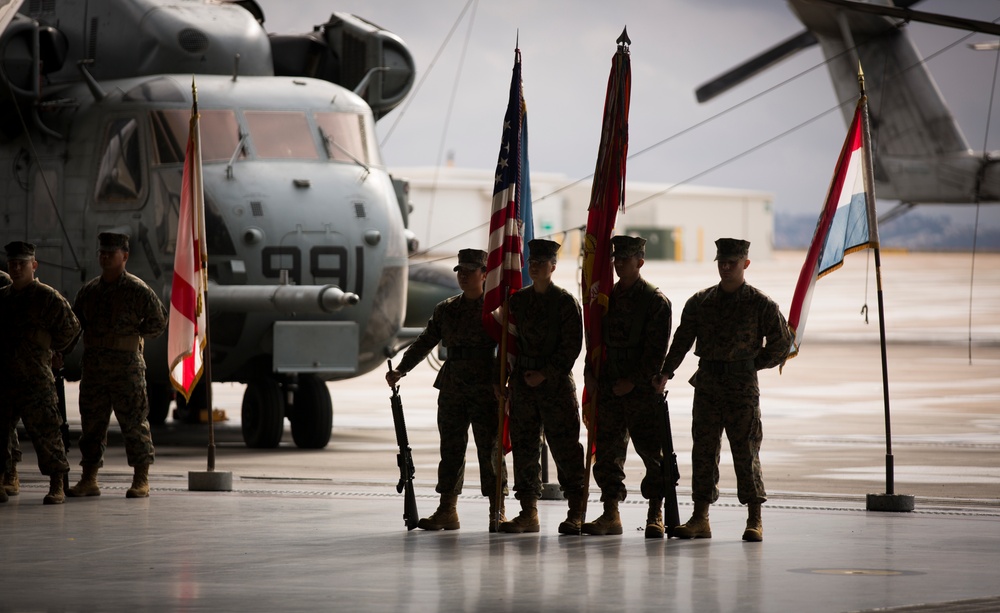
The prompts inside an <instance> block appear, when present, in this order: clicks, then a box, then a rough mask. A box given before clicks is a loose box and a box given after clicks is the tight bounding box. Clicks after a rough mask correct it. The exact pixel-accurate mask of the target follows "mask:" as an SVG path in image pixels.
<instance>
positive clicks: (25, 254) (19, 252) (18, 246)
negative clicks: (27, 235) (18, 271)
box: [3, 241, 35, 260]
mask: <svg viewBox="0 0 1000 613" xmlns="http://www.w3.org/2000/svg"><path fill="white" fill-rule="evenodd" d="M3 248H4V250H5V251H6V252H7V259H8V260H33V259H35V246H34V245H33V244H31V243H26V242H24V241H14V242H11V243H7V244H6V245H4V247H3Z"/></svg>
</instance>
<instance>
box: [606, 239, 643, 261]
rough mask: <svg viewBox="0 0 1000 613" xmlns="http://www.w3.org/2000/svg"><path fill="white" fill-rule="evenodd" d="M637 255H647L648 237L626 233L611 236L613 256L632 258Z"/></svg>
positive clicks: (641, 256)
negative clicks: (626, 234) (625, 234)
mask: <svg viewBox="0 0 1000 613" xmlns="http://www.w3.org/2000/svg"><path fill="white" fill-rule="evenodd" d="M635 255H637V256H639V257H640V258H644V257H646V239H644V238H642V237H641V236H624V235H621V236H612V237H611V257H613V258H630V257H632V256H635Z"/></svg>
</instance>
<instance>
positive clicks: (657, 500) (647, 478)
mask: <svg viewBox="0 0 1000 613" xmlns="http://www.w3.org/2000/svg"><path fill="white" fill-rule="evenodd" d="M611 243H612V247H613V252H612V257H613V258H614V264H615V272H616V273H617V274H618V278H619V280H618V282H617V283H615V285H614V287H613V288H612V290H611V293H610V295H609V302H608V311H607V313H606V314H605V316H604V321H603V322H602V326H601V329H602V334H603V336H604V339H603V341H604V347H605V361H604V362H603V363H602V364H601V367H600V373H599V376H598V378H597V380H596V389H597V424H596V426H597V433H596V434H597V437H596V447H597V450H596V458H597V459H596V461H595V463H594V480H595V481H596V482H597V485H598V486H599V487H600V488H601V501H602V502H603V503H604V513H603V514H602V515H601V516H600V517H599V518H598V519H596V520H595V521H592V522H587V523H585V524H583V532H584V533H585V534H597V535H605V534H621V533H622V523H621V518H620V516H619V514H618V503H619V502H621V501H623V500H625V496H626V489H625V454H626V452H627V450H628V442H629V439H630V438H631V440H632V444H633V445H634V446H635V450H636V453H638V454H639V457H640V458H642V462H643V464H644V465H645V466H646V474H645V475H644V476H643V479H642V484H641V492H642V496H643V497H644V498H646V499H647V500H649V514H648V516H647V521H646V536H647V537H649V538H663V512H662V507H663V496H664V489H663V475H662V472H661V470H662V466H661V465H662V461H663V443H662V441H661V430H662V425H661V422H660V419H662V418H661V415H660V414H661V412H662V411H663V410H664V409H663V396H662V394H660V393H659V392H658V391H657V390H656V388H655V387H654V386H653V383H652V380H653V377H654V376H655V375H657V374H659V372H660V368H661V367H662V365H663V357H664V355H666V353H667V344H668V343H669V341H670V326H671V310H670V301H669V300H667V298H666V296H664V295H663V294H662V293H661V292H660V291H659V290H658V289H657V288H656V287H654V286H653V285H650V284H649V283H648V282H647V281H646V280H645V279H643V278H642V276H641V274H640V272H639V270H640V268H641V267H642V265H643V263H644V262H645V255H646V253H645V244H646V241H645V239H643V238H641V237H633V236H615V237H613V238H612V239H611ZM584 374H585V376H586V377H587V378H588V386H592V385H593V384H594V382H593V381H592V377H593V373H592V372H591V368H590V363H589V362H588V364H587V368H586V369H585V373H584Z"/></svg>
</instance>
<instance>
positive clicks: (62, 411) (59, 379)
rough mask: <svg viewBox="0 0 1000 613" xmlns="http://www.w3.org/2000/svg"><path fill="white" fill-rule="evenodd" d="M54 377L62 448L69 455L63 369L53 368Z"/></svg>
mask: <svg viewBox="0 0 1000 613" xmlns="http://www.w3.org/2000/svg"><path fill="white" fill-rule="evenodd" d="M54 374H55V377H56V396H57V397H58V399H59V417H60V418H61V419H62V424H61V425H60V426H59V432H60V433H62V440H63V449H64V450H65V451H66V455H67V456H68V455H69V419H68V418H67V416H66V377H65V376H63V369H62V368H57V369H56V370H55V373H54ZM63 488H64V489H65V490H68V489H69V472H68V471H67V472H66V473H64V474H63Z"/></svg>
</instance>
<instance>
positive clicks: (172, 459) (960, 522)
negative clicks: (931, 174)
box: [0, 252, 1000, 613]
mask: <svg viewBox="0 0 1000 613" xmlns="http://www.w3.org/2000/svg"><path fill="white" fill-rule="evenodd" d="M751 256H752V254H751ZM803 257H804V255H803V254H802V253H800V252H787V253H784V252H783V253H778V254H777V257H776V259H775V260H774V261H770V262H758V261H753V262H752V264H751V267H750V269H749V270H748V271H747V279H748V281H749V282H750V283H751V284H753V285H755V286H757V287H758V288H760V289H762V290H763V291H765V292H766V293H768V294H769V295H771V296H772V297H773V298H774V299H775V300H776V301H777V302H778V303H779V305H781V306H782V310H783V311H785V312H787V305H788V304H790V301H791V293H792V289H793V287H794V282H795V278H796V277H797V274H798V268H799V266H801V262H802V258H803ZM882 260H883V262H882V277H883V284H884V298H885V305H886V307H885V312H886V317H885V320H886V321H885V323H886V330H887V334H886V335H887V339H888V343H889V344H888V349H887V361H888V378H889V396H890V408H891V413H890V429H891V450H892V458H893V467H894V469H893V472H892V486H893V487H892V489H893V491H894V493H897V494H906V495H912V496H914V497H915V510H914V511H913V512H910V513H882V512H871V511H867V510H866V508H865V506H866V505H865V496H866V494H868V493H885V492H886V491H887V490H888V486H889V476H888V475H887V474H886V457H887V444H886V420H885V414H884V403H883V388H882V378H881V376H882V375H881V354H880V351H879V345H878V316H877V307H876V304H877V301H876V295H875V289H874V287H875V282H874V276H875V275H874V270H873V269H870V268H869V264H870V262H869V258H867V257H866V255H865V254H855V255H851V256H848V258H847V261H846V264H845V267H844V268H843V269H842V270H840V271H837V272H835V273H833V274H832V275H830V276H828V277H826V278H824V279H822V280H820V281H819V284H818V286H817V291H816V294H815V296H814V298H813V304H812V308H811V310H810V315H809V320H808V327H807V331H806V334H805V342H804V344H803V346H802V352H801V355H800V356H798V357H796V358H795V359H794V360H792V361H790V362H788V364H787V365H786V366H785V368H784V371H783V373H782V374H779V373H778V372H777V370H776V369H775V370H774V371H767V372H764V373H761V389H762V394H761V405H762V410H763V421H764V447H763V450H762V453H761V461H762V465H763V470H764V479H765V484H766V485H767V488H768V492H769V500H768V503H767V504H766V505H765V507H764V541H763V542H762V543H745V542H743V541H742V540H741V539H740V535H741V534H742V531H743V524H744V522H745V517H746V514H745V508H744V507H741V506H740V505H739V503H738V501H737V500H736V498H735V478H734V476H733V470H732V463H731V461H730V458H729V452H728V449H727V447H726V446H725V445H724V446H723V452H722V463H721V467H720V471H721V481H720V488H721V490H722V497H721V498H720V500H719V502H718V503H717V504H716V505H713V507H712V511H711V520H712V529H713V538H712V539H702V540H695V541H681V540H676V539H670V540H647V539H645V538H643V532H642V529H641V528H642V525H643V524H644V519H645V514H646V506H645V502H644V501H643V500H642V498H641V496H640V495H639V493H638V485H639V481H640V479H641V476H642V470H643V469H642V465H641V462H639V461H638V458H637V457H634V453H632V454H630V457H629V461H628V463H627V465H626V473H627V481H626V484H627V485H628V486H629V488H630V489H629V498H628V500H627V501H626V502H625V503H624V504H623V505H622V510H621V513H622V520H623V523H624V525H625V528H626V529H625V534H624V535H622V536H614V537H611V536H609V537H593V536H582V537H577V536H559V535H558V534H557V533H556V526H557V525H558V523H559V522H560V521H561V520H562V519H563V518H564V517H565V502H564V501H561V500H543V501H541V502H540V508H539V512H540V517H541V525H542V529H541V530H542V531H541V533H539V534H532V535H504V534H489V533H488V532H487V530H486V528H487V511H488V504H487V501H486V499H485V498H483V497H482V496H480V495H479V487H478V484H476V483H475V482H474V478H475V477H474V476H475V475H476V474H478V471H477V470H476V456H475V453H474V451H473V450H472V449H471V445H470V452H469V454H468V456H467V474H468V475H469V476H470V480H469V481H467V483H466V488H465V492H464V493H463V495H462V496H461V497H460V499H459V513H460V516H461V519H462V528H461V529H460V530H458V531H451V532H438V533H430V532H424V531H420V530H414V531H412V532H408V531H407V530H406V528H405V526H404V524H403V519H402V509H403V501H402V496H401V495H399V494H397V493H396V491H395V485H396V482H397V480H398V476H399V473H398V469H397V468H396V453H397V448H396V446H395V438H394V433H393V429H392V418H391V413H390V411H389V401H388V395H389V390H388V388H387V387H386V386H385V383H384V380H383V379H382V376H383V373H382V372H381V371H376V372H372V373H369V374H367V375H364V376H362V377H359V378H356V379H353V380H350V381H340V382H334V383H331V384H330V389H331V392H332V395H333V399H334V429H333V437H332V440H331V442H330V445H329V446H328V447H327V448H326V449H323V450H317V451H312V450H300V449H297V448H295V447H294V445H293V444H292V443H291V437H290V435H288V433H287V432H286V436H285V438H284V440H283V442H282V444H281V446H280V447H279V448H278V449H276V450H266V451H265V450H250V449H247V448H246V447H245V446H243V445H242V442H241V438H240V425H239V424H240V422H239V412H240V401H241V394H242V389H243V388H242V386H240V385H238V384H215V385H213V394H214V397H215V406H216V407H217V408H220V409H222V410H224V411H225V412H226V413H227V415H228V417H229V419H228V420H227V421H225V422H222V423H219V424H217V425H216V429H215V433H216V441H217V450H216V469H217V470H219V471H230V472H232V473H233V481H234V491H232V492H191V491H188V488H187V477H188V473H189V472H190V471H204V470H205V469H206V460H207V447H206V445H207V431H206V428H205V427H203V426H185V425H180V424H174V423H172V422H168V424H167V425H166V426H164V427H162V428H157V429H156V430H155V431H154V441H155V442H156V444H157V450H156V452H157V460H156V463H155V464H154V466H153V468H152V471H151V483H152V494H151V497H150V498H149V499H143V500H127V499H125V497H124V495H125V489H126V488H127V487H128V485H129V481H130V475H131V470H130V469H129V468H128V466H127V465H126V463H125V458H124V451H123V449H122V446H121V441H120V435H119V434H118V433H117V431H116V426H115V425H113V426H112V432H111V433H110V436H109V439H110V445H109V448H108V452H107V456H106V460H105V462H106V465H105V468H104V469H103V470H102V472H101V476H100V479H101V483H102V496H100V497H97V498H89V499H69V500H68V501H67V502H66V504H64V505H59V506H43V505H42V504H41V498H42V496H43V495H44V494H45V492H46V485H47V482H46V481H45V480H44V479H43V478H42V477H41V476H40V475H39V474H38V472H37V468H36V466H35V457H34V454H33V452H32V449H31V446H30V444H27V445H25V458H24V462H23V463H22V465H21V466H20V472H21V477H22V491H21V494H20V495H18V496H16V497H12V498H11V499H10V501H9V502H8V503H6V504H2V505H0V561H2V568H3V571H2V573H3V579H4V581H3V585H4V587H3V591H2V594H0V611H43V610H44V611H119V610H153V611H158V610H163V611H229V610H234V611H235V610H240V611H273V610H290V611H305V610H334V611H340V610H365V611H368V610H371V611H440V610H448V611H453V610H462V611H515V610H517V611H521V610H542V609H544V610H548V611H605V610H612V609H620V610H626V611H645V610H650V611H652V610H656V611H736V610H740V611H803V610H808V611H811V612H815V613H820V612H826V611H831V612H833V611H866V610H898V611H956V612H957V611H962V612H967V611H997V610H1000V571H998V570H997V568H1000V413H998V409H1000V255H996V254H991V255H985V256H982V255H981V256H977V258H976V260H975V262H974V264H973V261H972V259H971V256H970V255H969V254H944V255H942V254H894V253H886V254H883V257H882ZM574 268H575V263H574V262H573V261H571V260H569V261H561V262H560V265H559V270H558V271H557V279H558V282H560V283H561V284H562V285H563V286H564V287H567V288H572V287H574V285H573V284H574V278H575V277H574V275H575V270H574ZM643 270H644V273H645V274H646V277H647V278H648V279H650V280H651V281H652V282H653V283H656V284H657V285H659V286H660V287H661V288H663V290H664V292H665V293H666V294H667V296H668V297H670V298H671V300H672V301H673V304H674V314H675V315H674V325H675V326H676V325H677V323H678V322H679V318H680V310H681V308H682V307H683V303H684V301H685V300H686V299H687V297H688V296H690V295H691V294H692V293H693V292H694V291H696V290H697V289H700V288H701V287H705V286H708V285H711V284H713V283H714V282H715V280H716V279H717V276H716V274H715V272H714V266H713V264H712V263H711V262H705V263H700V264H678V263H669V262H648V263H647V267H646V268H644V269H643ZM970 277H971V278H972V284H971V287H970ZM970 298H971V303H970ZM866 303H867V305H868V311H869V323H867V324H866V323H865V322H864V317H863V316H862V315H861V314H860V311H861V307H862V305H864V304H866ZM970 339H971V341H970ZM695 364H696V358H695V357H694V356H689V357H688V359H687V360H686V361H685V362H684V364H683V365H682V367H681V369H680V370H679V371H678V373H677V376H676V378H675V379H674V381H672V382H671V385H670V407H671V417H672V422H673V433H674V445H675V449H676V451H677V454H678V461H679V464H680V471H681V482H680V486H679V488H678V495H679V499H680V516H681V520H682V521H683V520H685V519H686V518H687V517H688V516H689V515H690V512H691V508H692V506H691V503H690V473H691V466H690V448H691V440H690V407H691V397H692V394H691V388H690V386H688V385H687V384H686V383H685V381H686V380H687V378H688V377H689V376H690V374H691V373H692V372H693V371H694V366H695ZM578 370H582V366H579V365H578ZM434 374H435V373H434V371H433V369H432V368H430V367H429V366H428V365H421V366H420V367H418V368H417V369H416V370H415V371H414V372H412V373H411V374H410V375H409V376H407V377H406V378H405V379H403V381H402V387H401V395H402V398H403V406H404V409H405V410H406V415H407V425H408V427H409V436H410V442H411V447H412V449H413V455H414V461H415V464H416V480H415V486H416V491H417V505H418V509H419V511H420V515H421V516H426V515H428V514H430V513H431V512H432V511H433V510H434V508H435V506H436V503H437V495H436V494H435V492H434V485H435V482H436V467H437V460H438V451H437V445H438V436H437V431H436V425H435V398H436V394H435V392H434V390H433V388H432V387H431V383H432V381H433V377H434ZM577 380H578V381H582V377H580V376H578V378H577ZM75 392H76V390H75V386H74V385H70V386H68V397H69V406H70V418H71V419H70V421H71V426H72V430H73V432H74V435H78V431H79V414H78V412H76V411H75V410H73V407H75V399H76V395H75ZM112 421H114V420H112ZM582 436H585V433H582ZM70 461H71V464H73V473H72V474H71V478H73V479H75V478H77V477H78V476H79V470H78V467H77V466H76V464H77V463H78V461H79V451H78V450H77V449H76V448H75V446H74V447H73V448H72V449H71V451H70ZM507 461H508V462H510V458H509V457H508V458H507ZM551 473H552V474H553V478H552V480H553V481H554V474H555V469H554V467H552V468H551ZM507 503H508V507H509V514H510V515H514V514H516V510H517V502H516V501H515V500H513V498H508V501H507ZM599 512H600V502H599V495H598V493H597V491H596V490H592V492H591V496H590V512H589V513H588V518H593V517H596V515H597V514H599Z"/></svg>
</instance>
